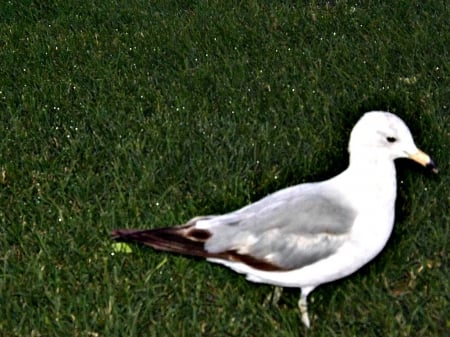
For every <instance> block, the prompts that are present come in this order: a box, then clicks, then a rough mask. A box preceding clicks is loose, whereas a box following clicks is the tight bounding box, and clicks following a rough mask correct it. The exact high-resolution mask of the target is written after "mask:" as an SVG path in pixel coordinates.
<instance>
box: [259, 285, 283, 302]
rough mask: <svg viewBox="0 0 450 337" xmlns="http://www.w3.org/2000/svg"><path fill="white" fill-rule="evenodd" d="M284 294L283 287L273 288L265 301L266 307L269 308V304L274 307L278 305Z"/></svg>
mask: <svg viewBox="0 0 450 337" xmlns="http://www.w3.org/2000/svg"><path fill="white" fill-rule="evenodd" d="M282 293H283V288H282V287H273V291H272V292H270V293H269V294H267V297H266V299H265V300H264V306H267V305H269V304H271V305H274V306H275V305H277V304H278V301H279V300H280V297H281V294H282Z"/></svg>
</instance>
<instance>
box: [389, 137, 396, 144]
mask: <svg viewBox="0 0 450 337" xmlns="http://www.w3.org/2000/svg"><path fill="white" fill-rule="evenodd" d="M386 140H387V141H388V142H389V143H394V142H396V141H397V138H395V137H386Z"/></svg>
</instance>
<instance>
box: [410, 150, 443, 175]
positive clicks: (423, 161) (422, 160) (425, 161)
mask: <svg viewBox="0 0 450 337" xmlns="http://www.w3.org/2000/svg"><path fill="white" fill-rule="evenodd" d="M408 158H409V159H412V160H414V161H415V162H418V163H419V164H420V165H422V166H425V167H426V168H428V169H430V170H431V171H433V173H438V172H439V170H438V168H437V166H436V164H435V163H434V161H433V159H431V158H430V156H429V155H427V154H426V153H425V152H423V151H421V150H418V151H417V152H416V153H413V154H410V155H409V157H408Z"/></svg>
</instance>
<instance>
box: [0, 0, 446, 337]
mask: <svg viewBox="0 0 450 337" xmlns="http://www.w3.org/2000/svg"><path fill="white" fill-rule="evenodd" d="M293 3H295V2H290V1H279V2H272V1H244V2H243V3H241V2H238V1H142V0H133V1H113V0H105V1H92V2H81V4H80V2H78V1H71V0H66V1H4V2H2V4H1V5H0V9H1V10H0V13H1V14H0V23H1V24H0V137H1V138H0V268H1V269H0V335H1V336H177V337H178V336H255V337H256V336H298V335H299V332H300V334H303V333H304V334H305V335H308V336H310V337H313V336H443V335H444V334H446V333H448V331H449V329H450V320H449V317H450V312H449V308H450V305H449V293H450V289H449V282H448V280H449V277H450V273H449V268H448V266H449V253H448V233H449V229H450V228H449V227H450V218H449V211H448V208H449V205H450V199H449V195H450V190H449V186H450V179H449V174H448V172H449V155H448V154H449V152H448V151H449V148H450V137H449V131H448V130H449V126H450V118H449V116H450V113H449V104H450V100H449V99H450V91H449V88H450V81H449V76H448V74H449V72H450V67H449V64H450V63H449V59H450V55H449V47H448V46H449V45H450V32H449V30H448V26H449V19H448V18H449V16H450V10H449V6H448V4H447V3H446V2H445V1H438V0H433V1H426V2H424V1H394V2H378V1H361V2H359V1H336V4H333V3H334V2H331V1H330V2H326V1H311V2H304V3H299V4H293ZM371 109H387V110H390V111H392V112H394V113H397V114H399V115H400V116H402V117H403V119H404V120H405V121H406V122H407V124H408V125H409V126H410V128H411V129H412V131H413V134H414V135H415V139H416V143H417V144H418V145H419V147H421V148H422V149H423V150H425V151H427V152H429V153H430V154H431V155H432V156H433V157H434V158H435V160H436V162H437V163H438V164H439V166H440V167H441V174H440V175H438V176H432V175H431V174H427V173H426V172H425V170H423V169H422V168H420V167H418V166H416V165H414V164H412V163H409V162H399V165H398V168H399V172H398V176H399V198H398V204H397V221H396V227H395V230H394V233H393V236H392V238H391V240H390V241H389V243H388V245H387V247H386V249H385V250H384V252H383V253H382V254H381V255H380V256H379V257H378V258H377V259H376V260H375V261H374V262H372V263H371V264H369V265H368V266H366V267H364V268H363V269H362V270H361V271H359V272H358V273H356V274H355V275H353V276H351V277H349V278H347V279H345V280H342V281H339V282H335V283H332V284H328V285H324V286H322V287H320V288H318V289H317V290H316V291H315V292H314V293H313V294H312V295H311V296H310V313H311V315H312V316H313V321H312V329H311V330H310V331H309V332H308V333H306V332H304V330H303V327H302V326H301V322H300V319H299V316H298V313H297V309H296V301H297V299H298V291H294V290H290V291H287V292H286V294H284V296H283V297H282V301H281V304H280V306H279V307H275V308H269V309H267V308H264V307H263V305H262V303H263V300H264V298H265V296H266V294H267V292H269V291H270V289H271V288H270V287H269V286H263V285H254V284H250V283H248V282H247V281H245V279H244V277H242V276H239V275H236V274H234V273H233V272H231V271H229V270H227V269H225V268H222V267H220V266H216V265H210V264H208V263H206V262H203V261H199V260H195V259H188V258H184V257H179V256H174V255H168V254H158V253H156V252H154V251H152V250H149V249H141V248H137V247H133V253H132V254H119V253H116V254H112V248H111V241H110V238H109V233H110V231H111V230H112V229H114V228H120V227H137V228H153V227H161V226H169V225H173V224H180V223H183V222H185V221H187V220H188V219H189V218H191V217H193V216H195V215H199V214H211V213H223V212H226V211H231V210H233V209H235V208H238V207H240V206H243V205H245V204H246V203H248V202H251V201H255V200H257V199H258V198H260V197H262V196H264V195H266V194H268V193H270V192H273V191H275V190H277V189H279V188H281V187H285V186H289V185H293V184H297V183H301V182H304V181H309V180H320V179H323V178H326V177H330V176H332V175H334V174H336V173H338V172H340V171H341V170H342V169H344V168H345V167H346V165H347V154H346V144H347V139H348V135H349V132H350V130H351V127H352V125H353V124H354V123H355V121H356V120H357V119H358V118H359V116H360V115H361V114H362V113H363V112H364V111H367V110H371Z"/></svg>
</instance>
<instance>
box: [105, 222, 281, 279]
mask: <svg viewBox="0 0 450 337" xmlns="http://www.w3.org/2000/svg"><path fill="white" fill-rule="evenodd" d="M196 220H198V219H194V220H192V221H191V222H189V223H188V224H186V225H184V226H178V227H166V228H156V229H147V230H139V229H116V230H114V231H113V232H112V238H113V239H114V240H116V241H118V242H129V243H138V244H142V245H146V246H150V247H152V248H154V249H156V250H162V251H166V252H172V253H178V254H184V255H190V256H197V257H202V258H214V259H218V260H227V261H232V262H240V263H244V264H247V265H249V266H251V267H253V268H255V269H260V270H265V271H280V270H283V268H282V267H280V266H277V265H275V264H273V263H271V262H270V261H266V260H265V259H264V258H258V257H254V256H251V255H247V254H241V253H239V252H238V251H237V250H236V249H230V250H225V251H221V252H209V251H207V250H206V249H205V242H206V241H207V240H208V239H209V238H210V237H211V236H212V235H213V234H212V233H211V232H209V231H208V230H206V229H200V228H196V227H195V223H196Z"/></svg>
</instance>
